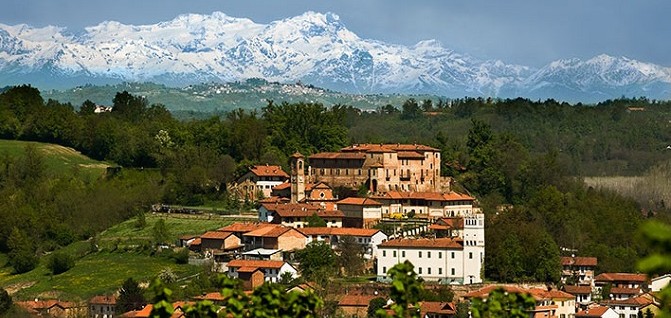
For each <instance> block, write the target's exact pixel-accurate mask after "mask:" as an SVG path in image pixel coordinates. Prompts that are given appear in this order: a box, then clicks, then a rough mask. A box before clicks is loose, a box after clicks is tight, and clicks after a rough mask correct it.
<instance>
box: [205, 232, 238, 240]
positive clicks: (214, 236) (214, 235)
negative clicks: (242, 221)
mask: <svg viewBox="0 0 671 318" xmlns="http://www.w3.org/2000/svg"><path fill="white" fill-rule="evenodd" d="M231 235H233V232H222V231H208V232H205V234H203V235H201V236H200V239H201V241H202V240H203V239H210V240H225V239H226V238H227V237H229V236H231Z"/></svg>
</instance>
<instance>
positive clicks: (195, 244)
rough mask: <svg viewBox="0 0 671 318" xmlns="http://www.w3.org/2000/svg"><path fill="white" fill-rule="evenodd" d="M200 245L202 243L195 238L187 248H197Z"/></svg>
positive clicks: (198, 238)
mask: <svg viewBox="0 0 671 318" xmlns="http://www.w3.org/2000/svg"><path fill="white" fill-rule="evenodd" d="M201 244H203V241H201V240H200V237H197V238H196V239H194V240H193V241H192V242H191V244H189V246H199V245H201Z"/></svg>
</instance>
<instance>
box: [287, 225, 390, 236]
mask: <svg viewBox="0 0 671 318" xmlns="http://www.w3.org/2000/svg"><path fill="white" fill-rule="evenodd" d="M297 230H298V231H299V232H302V233H303V234H305V235H338V236H361V237H370V236H373V235H375V233H377V232H380V230H377V229H361V228H352V227H350V228H348V227H303V228H299V229H297Z"/></svg>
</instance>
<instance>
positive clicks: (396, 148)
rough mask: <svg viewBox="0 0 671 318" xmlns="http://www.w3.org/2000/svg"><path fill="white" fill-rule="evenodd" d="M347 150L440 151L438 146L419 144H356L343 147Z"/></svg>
mask: <svg viewBox="0 0 671 318" xmlns="http://www.w3.org/2000/svg"><path fill="white" fill-rule="evenodd" d="M340 151H345V152H353V151H356V152H392V151H439V150H438V149H436V148H433V147H429V146H425V145H417V144H412V145H411V144H355V145H352V146H349V147H345V148H342V149H341V150H340Z"/></svg>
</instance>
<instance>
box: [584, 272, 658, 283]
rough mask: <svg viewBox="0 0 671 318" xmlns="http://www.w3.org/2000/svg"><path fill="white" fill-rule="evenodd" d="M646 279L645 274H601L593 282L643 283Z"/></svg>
mask: <svg viewBox="0 0 671 318" xmlns="http://www.w3.org/2000/svg"><path fill="white" fill-rule="evenodd" d="M647 279H648V276H647V275H645V274H633V273H601V274H599V275H597V276H596V277H594V280H595V281H601V282H639V283H644V282H645V281H646V280H647Z"/></svg>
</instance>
